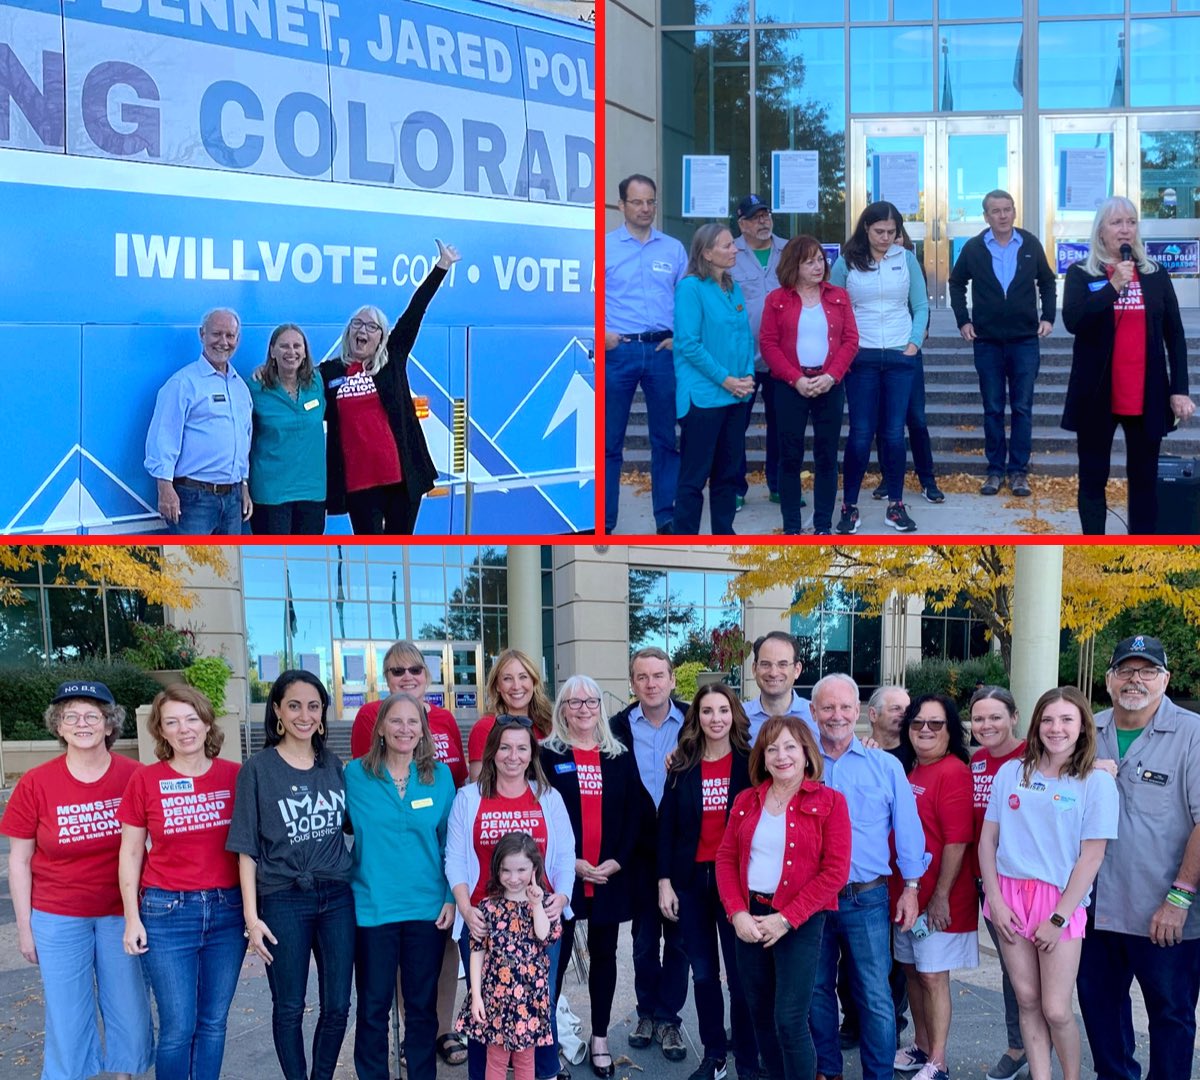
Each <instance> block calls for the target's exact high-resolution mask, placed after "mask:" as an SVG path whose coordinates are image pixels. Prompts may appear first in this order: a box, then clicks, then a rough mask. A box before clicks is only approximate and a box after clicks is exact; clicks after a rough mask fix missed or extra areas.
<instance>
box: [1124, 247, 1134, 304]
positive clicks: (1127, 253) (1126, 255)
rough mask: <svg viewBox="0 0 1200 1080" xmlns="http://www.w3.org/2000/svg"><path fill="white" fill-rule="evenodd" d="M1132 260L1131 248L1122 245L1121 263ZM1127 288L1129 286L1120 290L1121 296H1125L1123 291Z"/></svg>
mask: <svg viewBox="0 0 1200 1080" xmlns="http://www.w3.org/2000/svg"><path fill="white" fill-rule="evenodd" d="M1132 258H1133V248H1131V247H1130V246H1129V245H1128V244H1122V245H1121V262H1129V261H1130V259H1132ZM1128 288H1129V285H1128V284H1126V285H1125V286H1124V288H1122V289H1121V295H1122V296H1124V295H1125V289H1128Z"/></svg>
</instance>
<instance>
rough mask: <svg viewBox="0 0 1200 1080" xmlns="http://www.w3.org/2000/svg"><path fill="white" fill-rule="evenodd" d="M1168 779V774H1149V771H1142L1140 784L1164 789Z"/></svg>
mask: <svg viewBox="0 0 1200 1080" xmlns="http://www.w3.org/2000/svg"><path fill="white" fill-rule="evenodd" d="M1170 779H1171V777H1170V774H1169V773H1165V772H1151V771H1150V770H1149V769H1143V770H1142V783H1144V784H1156V785H1157V786H1158V787H1166V786H1167V781H1168V780H1170Z"/></svg>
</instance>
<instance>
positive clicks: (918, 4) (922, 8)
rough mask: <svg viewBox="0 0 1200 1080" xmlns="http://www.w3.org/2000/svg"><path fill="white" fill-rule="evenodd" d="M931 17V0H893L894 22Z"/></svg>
mask: <svg viewBox="0 0 1200 1080" xmlns="http://www.w3.org/2000/svg"><path fill="white" fill-rule="evenodd" d="M989 14H994V12H989ZM932 18H933V0H895V2H894V3H893V4H892V19H893V20H894V21H895V22H904V21H906V20H912V19H932Z"/></svg>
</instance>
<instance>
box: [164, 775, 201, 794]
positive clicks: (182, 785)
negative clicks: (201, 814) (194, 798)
mask: <svg viewBox="0 0 1200 1080" xmlns="http://www.w3.org/2000/svg"><path fill="white" fill-rule="evenodd" d="M195 790H196V784H195V781H193V780H192V778H191V777H190V776H181V777H179V778H178V779H177V780H160V781H159V782H158V793H159V794H160V795H190V794H191V793H192V792H194V791H195Z"/></svg>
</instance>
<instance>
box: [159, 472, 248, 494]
mask: <svg viewBox="0 0 1200 1080" xmlns="http://www.w3.org/2000/svg"><path fill="white" fill-rule="evenodd" d="M171 483H172V484H174V485H175V486H176V487H186V488H196V489H197V490H198V491H207V492H208V493H209V494H210V495H228V494H229V493H230V492H231V491H233V490H234V488H236V487H237V486H238V485H237V484H209V483H206V482H205V481H203V480H193V479H192V478H191V477H190V476H177V477H175V479H174V480H172V481H171Z"/></svg>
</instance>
